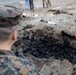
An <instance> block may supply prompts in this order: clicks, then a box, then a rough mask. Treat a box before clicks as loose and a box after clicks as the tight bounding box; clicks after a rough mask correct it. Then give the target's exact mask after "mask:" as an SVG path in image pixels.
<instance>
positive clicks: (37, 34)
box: [35, 29, 43, 36]
mask: <svg viewBox="0 0 76 75" xmlns="http://www.w3.org/2000/svg"><path fill="white" fill-rule="evenodd" d="M35 34H36V36H42V35H43V31H42V30H41V29H36V31H35Z"/></svg>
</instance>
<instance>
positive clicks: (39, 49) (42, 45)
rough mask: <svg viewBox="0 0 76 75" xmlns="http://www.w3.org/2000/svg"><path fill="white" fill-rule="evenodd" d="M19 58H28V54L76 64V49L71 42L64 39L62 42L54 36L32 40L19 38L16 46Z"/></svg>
mask: <svg viewBox="0 0 76 75" xmlns="http://www.w3.org/2000/svg"><path fill="white" fill-rule="evenodd" d="M14 46H15V48H16V51H15V54H16V55H17V56H22V57H24V56H26V54H27V53H29V54H32V55H33V56H35V57H37V58H50V57H51V56H53V57H55V58H56V59H60V60H63V59H68V60H69V61H70V62H72V63H73V64H76V47H75V46H73V45H71V44H70V42H69V40H68V39H66V38H64V40H63V41H62V42H59V40H57V39H55V38H54V37H52V36H49V37H48V36H39V37H36V36H35V37H34V38H32V39H31V40H30V39H29V38H28V37H22V38H19V40H18V41H17V42H16V43H15V44H14Z"/></svg>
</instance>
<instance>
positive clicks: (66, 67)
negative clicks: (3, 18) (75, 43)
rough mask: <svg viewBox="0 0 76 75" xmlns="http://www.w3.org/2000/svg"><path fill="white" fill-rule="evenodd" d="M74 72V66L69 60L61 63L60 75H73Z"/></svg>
mask: <svg viewBox="0 0 76 75" xmlns="http://www.w3.org/2000/svg"><path fill="white" fill-rule="evenodd" d="M72 72H73V65H72V63H70V62H69V61H68V60H66V59H64V60H63V61H62V62H61V68H60V70H59V74H60V75H71V74H72Z"/></svg>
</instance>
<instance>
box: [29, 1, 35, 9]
mask: <svg viewBox="0 0 76 75" xmlns="http://www.w3.org/2000/svg"><path fill="white" fill-rule="evenodd" d="M30 9H31V10H34V2H33V0H30Z"/></svg>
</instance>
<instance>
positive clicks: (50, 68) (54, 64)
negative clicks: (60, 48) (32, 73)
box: [40, 58, 60, 75]
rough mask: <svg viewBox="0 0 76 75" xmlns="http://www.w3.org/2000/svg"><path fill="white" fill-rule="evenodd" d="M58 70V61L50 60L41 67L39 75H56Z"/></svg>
mask: <svg viewBox="0 0 76 75" xmlns="http://www.w3.org/2000/svg"><path fill="white" fill-rule="evenodd" d="M59 68H60V60H56V59H54V58H50V59H49V60H48V61H47V63H46V64H45V65H44V66H43V67H42V69H41V71H40V75H53V74H57V70H59Z"/></svg>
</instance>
